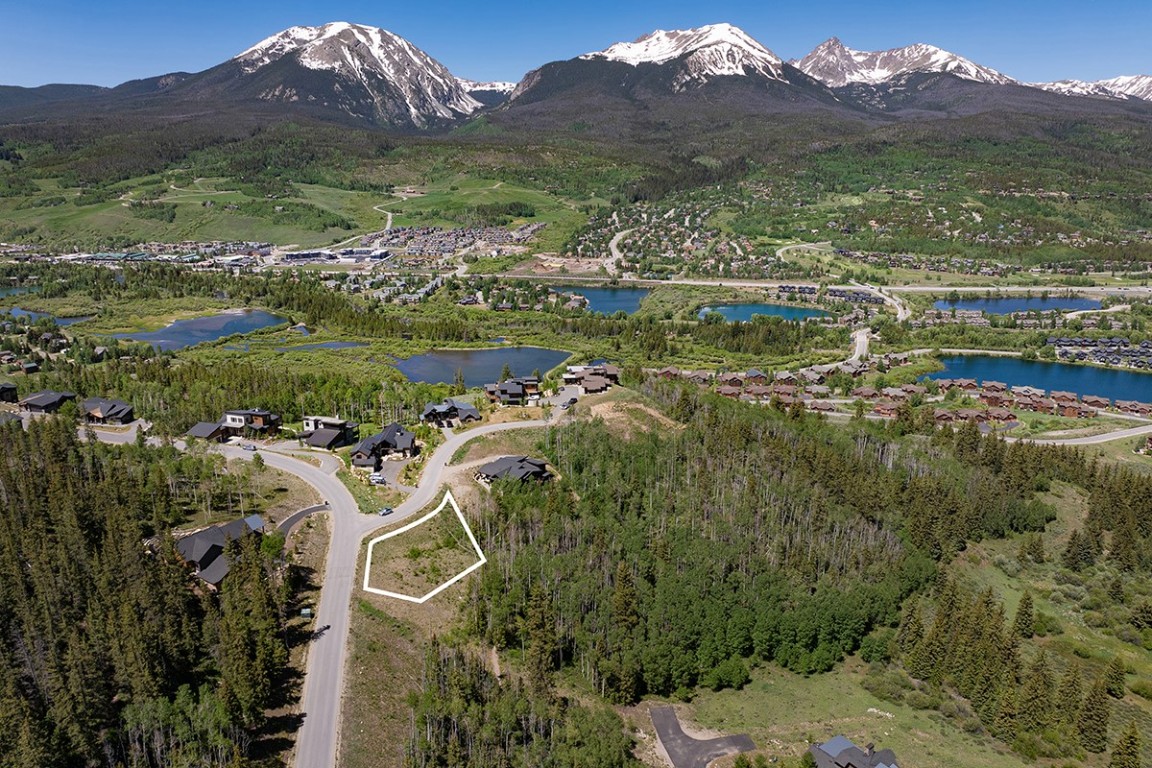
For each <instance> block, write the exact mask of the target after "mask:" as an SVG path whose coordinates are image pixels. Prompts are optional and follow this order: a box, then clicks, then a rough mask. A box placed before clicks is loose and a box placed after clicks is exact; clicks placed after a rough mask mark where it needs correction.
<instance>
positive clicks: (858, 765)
mask: <svg viewBox="0 0 1152 768" xmlns="http://www.w3.org/2000/svg"><path fill="white" fill-rule="evenodd" d="M808 752H809V753H810V754H811V755H812V758H813V760H815V762H816V768H899V766H897V764H896V754H895V753H894V752H893V751H892V750H890V749H882V750H880V751H879V752H877V751H875V747H873V745H871V744H869V745H867V746H866V747H864V749H860V747H858V746H856V745H855V744H853V743H852V742H851V741H849V740H848V739H847V738H845V737H844V736H834V737H832V738H831V739H829V740H828V741H826V742H824V743H823V744H813V745H812V746H811V747H809V748H808Z"/></svg>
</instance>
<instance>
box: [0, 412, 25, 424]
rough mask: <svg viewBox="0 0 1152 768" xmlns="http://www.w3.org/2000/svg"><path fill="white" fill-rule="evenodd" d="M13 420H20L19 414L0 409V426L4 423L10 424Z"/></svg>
mask: <svg viewBox="0 0 1152 768" xmlns="http://www.w3.org/2000/svg"><path fill="white" fill-rule="evenodd" d="M13 421H21V422H22V421H23V419H21V418H20V415H19V414H16V413H8V412H7V411H0V427H2V426H4V425H5V424H10V423H11V422H13Z"/></svg>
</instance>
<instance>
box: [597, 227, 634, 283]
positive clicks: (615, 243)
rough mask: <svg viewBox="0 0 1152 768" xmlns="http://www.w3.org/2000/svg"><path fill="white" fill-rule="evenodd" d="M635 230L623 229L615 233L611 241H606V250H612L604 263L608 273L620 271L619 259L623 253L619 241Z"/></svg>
mask: <svg viewBox="0 0 1152 768" xmlns="http://www.w3.org/2000/svg"><path fill="white" fill-rule="evenodd" d="M634 231H635V230H633V229H624V230H621V231H619V232H617V233H616V236H615V237H613V238H612V241H611V242H609V243H608V250H610V251H611V252H612V258H611V259H609V260H608V261H607V262H605V264H604V268H605V269H606V270H607V271H608V274H610V275H617V274H619V273H620V260H621V259H623V258H624V253H623V252H622V251H621V250H620V241H621V240H623V239H624V238H626V237H628V235H630V234H632V233H633V232H634Z"/></svg>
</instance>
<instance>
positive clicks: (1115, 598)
mask: <svg viewBox="0 0 1152 768" xmlns="http://www.w3.org/2000/svg"><path fill="white" fill-rule="evenodd" d="M1108 597H1109V598H1110V599H1111V600H1112V602H1114V603H1118V604H1123V603H1124V600H1125V595H1124V582H1123V581H1121V580H1120V577H1119V576H1116V577H1115V578H1113V579H1112V581H1110V582H1108Z"/></svg>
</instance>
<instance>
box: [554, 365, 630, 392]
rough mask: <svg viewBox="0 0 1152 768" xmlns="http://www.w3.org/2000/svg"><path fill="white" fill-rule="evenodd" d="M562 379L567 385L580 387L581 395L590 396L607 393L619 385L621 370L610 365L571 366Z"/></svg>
mask: <svg viewBox="0 0 1152 768" xmlns="http://www.w3.org/2000/svg"><path fill="white" fill-rule="evenodd" d="M561 378H563V380H564V383H565V384H566V385H568V386H572V387H579V388H580V392H581V394H585V395H590V394H595V393H597V392H605V391H607V390H608V388H609V387H611V386H612V385H613V384H619V383H620V368H619V367H618V366H615V365H610V364H608V363H597V364H595V365H570V366H568V368H567V370H565V371H564V373H563V374H562V376H561Z"/></svg>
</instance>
